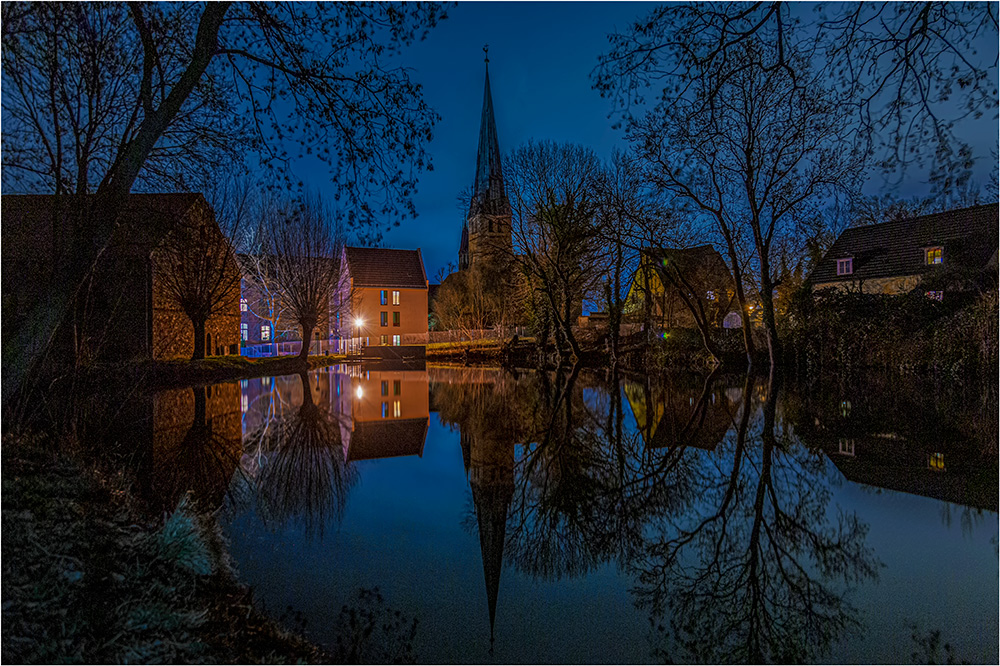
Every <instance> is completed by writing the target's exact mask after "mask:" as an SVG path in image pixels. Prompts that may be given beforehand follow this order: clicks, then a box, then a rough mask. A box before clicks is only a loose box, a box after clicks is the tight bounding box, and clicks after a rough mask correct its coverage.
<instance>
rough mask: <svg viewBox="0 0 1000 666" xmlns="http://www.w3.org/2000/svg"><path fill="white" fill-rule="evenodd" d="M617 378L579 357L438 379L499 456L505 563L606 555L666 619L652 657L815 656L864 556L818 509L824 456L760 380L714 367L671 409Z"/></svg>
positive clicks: (546, 567)
mask: <svg viewBox="0 0 1000 666" xmlns="http://www.w3.org/2000/svg"><path fill="white" fill-rule="evenodd" d="M644 381H645V380H644ZM626 384H628V383H626ZM630 387H631V388H630V390H631V391H632V393H631V395H630V400H629V401H628V402H629V404H628V405H627V406H626V400H625V399H624V397H625V395H626V394H627V391H626V390H625V389H623V388H622V382H621V381H620V378H619V377H618V376H617V375H613V376H611V377H609V378H608V380H607V381H600V380H598V379H596V378H594V377H591V376H581V375H580V373H578V372H576V371H564V372H556V373H553V374H548V375H546V374H539V375H534V376H527V377H522V378H520V379H517V380H514V379H513V378H511V377H498V378H497V379H496V380H495V381H494V382H493V383H492V384H484V385H480V386H478V387H476V389H474V390H470V389H469V387H468V386H462V387H461V389H458V388H456V389H454V390H451V391H448V392H447V401H441V404H442V405H447V407H446V408H445V409H443V410H442V412H441V417H442V419H443V420H444V421H446V422H450V423H453V424H456V425H457V426H458V427H459V428H460V429H461V431H462V438H463V441H465V440H471V441H472V442H473V446H475V445H478V446H480V447H481V448H484V449H488V450H490V451H493V452H494V453H493V454H492V458H491V462H492V463H493V464H494V465H495V466H502V465H504V464H506V465H507V466H508V467H509V468H510V469H509V472H510V473H509V478H510V486H511V487H510V491H509V498H510V499H509V501H508V502H507V503H506V504H505V505H504V506H503V507H502V508H503V509H504V510H505V512H506V514H507V515H506V521H507V522H506V530H505V537H504V545H503V553H504V555H503V560H504V561H506V562H508V563H511V564H512V565H513V566H514V567H516V568H517V569H518V570H520V571H522V572H523V573H526V574H528V575H531V576H535V577H539V578H543V579H557V578H560V577H562V576H570V577H573V576H578V575H581V574H583V573H586V572H588V571H591V570H592V569H593V568H595V567H596V566H598V565H601V564H605V563H615V564H616V565H617V566H618V567H619V568H620V569H621V570H623V571H625V572H626V573H628V574H629V575H631V576H632V577H633V578H634V580H635V583H636V584H635V587H634V589H633V594H634V598H635V600H636V604H637V605H638V606H639V607H641V608H644V609H646V610H647V611H648V612H649V614H650V618H651V620H652V621H653V626H654V627H660V628H661V629H662V631H661V632H660V633H661V634H662V635H660V636H658V637H657V647H656V650H657V654H658V655H659V656H665V657H669V658H680V659H687V660H691V659H696V660H711V661H726V662H728V661H768V660H775V661H800V660H805V659H810V658H812V659H816V658H820V657H821V656H822V655H823V654H825V653H826V651H827V649H828V648H829V646H830V644H831V643H832V642H833V641H834V640H836V639H837V638H839V637H841V636H843V635H844V634H845V633H846V632H848V631H849V630H850V629H851V628H852V627H854V626H856V623H855V621H854V620H853V615H852V613H853V610H852V608H851V607H850V606H849V605H848V604H847V603H846V602H845V601H844V596H843V595H844V592H845V590H846V588H848V587H849V586H851V585H852V584H855V583H857V582H858V581H860V580H863V579H866V578H868V577H871V576H874V575H875V571H876V562H875V560H874V557H873V555H872V553H871V551H870V550H869V549H868V548H867V546H866V545H865V538H866V526H865V525H863V524H862V523H861V522H860V521H859V520H858V519H857V517H856V516H854V515H847V514H844V513H842V512H839V511H837V510H836V509H835V507H833V506H831V496H832V494H831V491H830V489H829V482H828V479H827V477H826V471H825V469H826V468H825V465H824V463H823V460H822V458H821V457H820V456H818V455H816V454H815V453H812V452H810V451H809V450H807V449H806V448H805V447H803V446H801V445H799V444H798V443H797V442H795V441H794V440H793V439H792V438H791V437H790V436H789V435H788V434H787V433H786V432H785V431H784V430H783V429H782V428H779V427H777V425H776V405H777V393H778V387H777V386H775V385H774V382H773V379H764V380H754V379H752V378H749V377H747V378H744V380H743V381H742V387H739V386H738V384H737V385H733V382H732V381H730V382H729V385H728V386H727V383H726V381H723V379H722V378H720V377H718V376H715V375H713V376H710V377H709V378H707V379H704V380H700V381H699V382H697V384H695V385H692V386H689V387H688V388H687V389H685V390H683V391H681V393H682V397H683V398H684V399H677V400H675V401H674V404H673V406H671V405H667V407H663V404H664V401H665V400H667V398H665V397H664V395H665V394H664V391H665V390H667V389H665V388H664V387H663V386H658V385H657V383H656V382H655V381H653V382H649V381H645V383H644V382H638V384H636V383H634V382H633V383H631V385H630ZM670 390H674V391H675V392H676V390H677V389H676V388H671V389H670ZM675 397H677V396H675ZM642 401H645V403H644V404H642ZM452 403H454V404H452ZM629 409H631V411H632V414H633V417H636V415H637V414H638V413H642V414H643V415H644V416H643V418H629V416H628V413H627V411H626V410H629ZM644 419H645V421H646V423H645V426H647V427H646V428H645V430H644V428H643V427H642V426H643V424H641V423H638V424H637V421H642V420H644ZM720 419H722V420H724V421H725V423H724V425H725V427H724V428H722V429H721V433H723V434H721V435H718V436H719V437H721V441H719V442H718V444H717V445H715V446H713V445H709V444H707V443H706V438H705V433H706V432H712V431H718V430H719V428H718V423H719V422H720ZM653 420H657V421H658V423H657V424H653V423H652V421H653ZM498 425H499V427H497V426H498ZM637 425H638V426H639V427H637ZM654 425H655V427H653V426H654ZM661 428H662V429H661ZM656 430H659V435H658V436H657V437H654V436H653V435H654V434H655V431H656ZM664 433H667V435H669V436H667V435H665V434H664ZM692 444H696V445H695V446H693V445H692ZM498 450H510V451H511V452H514V451H516V455H513V454H512V455H510V456H509V457H506V456H503V455H500V454H499V453H497V451H498ZM476 458H477V456H472V460H471V463H472V465H471V466H472V467H473V471H474V469H475V467H476V464H475V463H476ZM478 458H479V459H481V460H486V459H487V458H490V456H488V455H485V454H482V453H480V455H479V456H478ZM473 476H474V474H473V472H470V484H471V483H473V478H472V477H473ZM499 476H500V475H498V474H497V473H496V472H494V474H493V477H494V478H499ZM478 478H480V479H481V478H482V475H480V476H479V477H478ZM473 494H474V500H475V495H476V488H475V487H474V488H473ZM474 504H476V507H475V510H476V515H475V518H476V522H477V523H478V525H479V529H480V532H481V536H482V530H483V522H484V521H483V511H482V507H480V506H479V505H478V504H477V503H476V502H475V501H474ZM494 508H496V507H494ZM468 522H469V524H470V525H471V524H472V521H471V520H470V521H468ZM483 556H484V560H485V558H486V557H487V553H486V552H485V549H484V554H483ZM489 575H490V573H489V571H487V578H488V580H487V587H488V589H489V587H490V581H489ZM490 601H491V605H492V604H494V603H495V593H494V595H493V598H491V600H490ZM490 610H491V620H492V615H493V608H492V607H491V609H490Z"/></svg>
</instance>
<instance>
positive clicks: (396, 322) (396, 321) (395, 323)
mask: <svg viewBox="0 0 1000 666" xmlns="http://www.w3.org/2000/svg"><path fill="white" fill-rule="evenodd" d="M392 325H393V326H396V327H398V326H399V310H393V311H392Z"/></svg>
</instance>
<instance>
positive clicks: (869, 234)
mask: <svg viewBox="0 0 1000 666" xmlns="http://www.w3.org/2000/svg"><path fill="white" fill-rule="evenodd" d="M998 212H1000V211H998V206H997V204H995V203H994V204H987V205H983V206H971V207H969V208H962V209H959V210H950V211H945V212H942V213H933V214H931V215H922V216H920V217H914V218H909V219H905V220H895V221H893V222H884V223H882V224H873V225H870V226H864V227H851V228H849V229H845V230H844V232H843V233H842V234H840V237H839V238H837V240H836V242H835V243H834V244H833V246H832V247H831V248H830V250H829V251H828V252H827V253H826V256H825V257H823V259H822V260H821V261H820V262H819V264H817V266H816V268H815V269H814V270H813V272H812V274H810V276H809V282H810V284H811V285H812V289H813V291H818V290H820V289H839V290H848V289H851V290H855V291H862V292H864V293H869V294H901V293H906V292H910V291H912V290H914V289H916V288H918V287H920V288H929V289H930V291H928V292H927V293H928V295H929V296H933V297H934V298H939V299H940V298H942V297H943V295H944V292H943V291H942V290H943V289H944V286H943V283H945V282H948V281H946V280H945V281H942V280H939V279H937V278H939V277H941V278H943V277H945V276H946V275H953V276H954V275H956V274H959V273H966V274H970V273H976V272H980V271H986V270H992V271H993V272H994V273H995V272H996V270H997V223H998Z"/></svg>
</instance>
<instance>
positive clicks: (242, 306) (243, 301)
mask: <svg viewBox="0 0 1000 666" xmlns="http://www.w3.org/2000/svg"><path fill="white" fill-rule="evenodd" d="M249 309H250V308H248V307H247V299H245V298H241V299H240V312H246V311H247V310H249Z"/></svg>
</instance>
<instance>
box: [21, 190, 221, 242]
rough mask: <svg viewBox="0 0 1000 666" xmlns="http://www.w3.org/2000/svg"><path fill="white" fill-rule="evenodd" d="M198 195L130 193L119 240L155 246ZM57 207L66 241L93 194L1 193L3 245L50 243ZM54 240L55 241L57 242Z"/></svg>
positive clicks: (193, 203)
mask: <svg viewBox="0 0 1000 666" xmlns="http://www.w3.org/2000/svg"><path fill="white" fill-rule="evenodd" d="M199 201H204V198H203V197H202V196H201V194H197V193H192V192H182V193H176V194H174V193H170V194H130V195H129V196H128V199H127V200H126V202H125V206H124V208H123V210H122V216H121V221H122V223H123V224H124V225H125V226H127V231H126V232H124V233H123V237H122V239H121V240H122V241H124V242H127V243H129V244H134V245H149V246H155V245H157V244H158V243H159V242H160V241H161V240H162V239H163V236H164V235H165V234H166V233H167V232H168V231H169V230H170V228H171V226H172V223H173V222H174V221H175V220H177V219H178V218H180V217H182V216H183V215H184V214H185V213H186V212H187V211H188V210H190V209H191V207H192V206H194V205H195V204H196V203H197V202H199ZM57 203H58V205H59V206H60V211H61V212H60V217H61V218H62V219H61V222H60V224H59V225H57V226H58V227H59V231H58V232H57V233H59V234H60V235H61V236H64V238H63V240H65V241H67V242H68V240H69V238H70V234H71V229H72V218H73V216H75V215H76V214H78V213H79V212H80V211H81V209H82V208H83V207H85V206H93V205H94V204H95V197H94V195H63V196H60V197H58V199H57V197H55V196H54V195H49V194H5V195H3V197H2V216H3V226H4V242H5V243H7V242H11V243H12V244H13V245H21V244H22V243H24V244H27V245H37V244H40V245H42V246H48V245H50V244H51V243H52V242H53V239H52V238H51V235H52V232H53V231H52V230H53V225H52V222H53V216H54V215H55V213H56V210H57V209H56V206H57ZM57 240H58V239H57Z"/></svg>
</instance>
